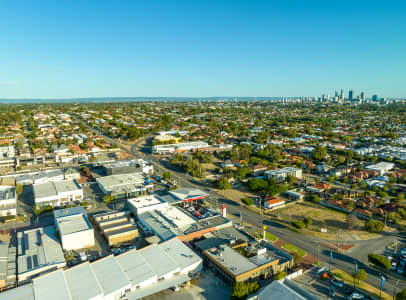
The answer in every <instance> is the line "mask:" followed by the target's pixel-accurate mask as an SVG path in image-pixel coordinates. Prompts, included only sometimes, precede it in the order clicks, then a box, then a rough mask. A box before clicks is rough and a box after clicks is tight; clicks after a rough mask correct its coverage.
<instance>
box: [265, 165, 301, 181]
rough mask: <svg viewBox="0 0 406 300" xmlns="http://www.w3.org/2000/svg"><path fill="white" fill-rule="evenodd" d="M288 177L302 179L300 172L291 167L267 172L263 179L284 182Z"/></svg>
mask: <svg viewBox="0 0 406 300" xmlns="http://www.w3.org/2000/svg"><path fill="white" fill-rule="evenodd" d="M288 176H292V177H296V178H299V179H300V178H302V170H301V169H298V168H293V167H286V168H283V169H279V170H268V171H265V178H266V179H270V178H274V179H275V180H276V181H277V182H281V181H284V180H286V178H287V177H288Z"/></svg>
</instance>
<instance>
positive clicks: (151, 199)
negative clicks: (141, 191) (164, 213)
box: [127, 194, 166, 208]
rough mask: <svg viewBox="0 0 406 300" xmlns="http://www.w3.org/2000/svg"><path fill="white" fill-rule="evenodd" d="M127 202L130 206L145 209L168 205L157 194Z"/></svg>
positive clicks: (131, 199)
mask: <svg viewBox="0 0 406 300" xmlns="http://www.w3.org/2000/svg"><path fill="white" fill-rule="evenodd" d="M127 201H128V202H129V204H130V205H132V206H133V207H135V208H143V207H148V206H154V205H159V204H165V203H166V201H164V200H163V199H162V198H160V197H159V196H158V195H155V194H152V195H146V196H141V197H136V198H130V199H127Z"/></svg>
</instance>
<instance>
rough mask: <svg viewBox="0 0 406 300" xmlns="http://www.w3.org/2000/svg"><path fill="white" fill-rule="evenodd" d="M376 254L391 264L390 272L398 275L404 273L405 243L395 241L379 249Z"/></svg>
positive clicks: (405, 260) (405, 270)
mask: <svg viewBox="0 0 406 300" xmlns="http://www.w3.org/2000/svg"><path fill="white" fill-rule="evenodd" d="M377 254H380V255H383V256H385V257H386V258H387V259H388V260H389V261H390V263H391V271H392V272H393V273H396V274H398V275H404V274H405V272H406V243H405V241H404V240H395V241H394V242H393V243H391V244H389V245H387V246H386V247H385V248H384V249H380V250H379V251H378V252H377Z"/></svg>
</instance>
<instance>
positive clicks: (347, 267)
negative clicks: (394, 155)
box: [87, 126, 406, 295]
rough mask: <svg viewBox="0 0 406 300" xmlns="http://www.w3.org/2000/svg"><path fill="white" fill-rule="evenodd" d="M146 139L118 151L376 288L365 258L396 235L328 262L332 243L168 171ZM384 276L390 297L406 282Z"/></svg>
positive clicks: (375, 273)
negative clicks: (359, 274) (360, 274)
mask: <svg viewBox="0 0 406 300" xmlns="http://www.w3.org/2000/svg"><path fill="white" fill-rule="evenodd" d="M87 127H88V126H87ZM88 128H89V129H90V130H92V131H93V132H95V133H97V134H99V135H101V136H103V138H105V139H106V140H107V141H108V142H110V143H116V144H117V140H116V139H113V138H110V137H108V136H106V135H104V134H103V133H102V132H101V131H99V130H96V129H94V128H90V127H88ZM148 138H149V137H148V136H147V137H143V138H141V139H139V140H137V141H136V142H135V143H134V144H133V145H132V146H131V149H128V148H126V147H124V146H122V145H121V143H120V142H119V143H118V144H119V147H120V149H121V150H123V151H125V152H127V153H129V154H131V155H133V156H135V157H139V158H141V157H144V158H145V159H147V160H149V161H150V162H151V163H152V164H153V165H154V167H155V169H156V170H159V171H160V172H161V173H163V172H165V171H169V172H171V174H172V176H173V178H174V179H176V181H177V182H178V183H179V185H180V186H182V187H189V188H196V189H201V190H204V191H205V192H206V193H207V194H208V195H209V196H208V197H207V200H208V202H209V203H210V204H211V205H212V206H213V207H216V208H217V207H221V206H222V205H223V204H226V206H227V213H228V215H229V217H230V218H231V219H232V220H233V221H234V222H237V223H238V222H239V221H240V215H241V214H242V216H243V221H244V223H248V224H250V225H252V230H253V231H255V230H258V229H261V228H262V227H263V226H264V225H266V226H267V230H268V231H269V232H271V233H272V234H274V235H275V236H277V237H278V238H281V239H282V240H284V241H286V242H287V243H290V244H293V245H296V246H298V247H299V248H301V249H303V250H305V251H306V252H307V253H309V254H311V255H313V256H314V257H318V258H319V259H320V260H321V261H322V262H324V263H325V264H326V266H327V264H328V266H329V267H331V268H339V269H341V270H343V271H345V272H347V273H349V274H352V273H353V272H354V266H355V263H357V264H358V267H359V268H360V269H365V270H366V272H367V274H368V276H367V280H366V281H367V282H368V283H369V284H371V285H373V286H375V287H377V288H379V286H380V281H381V279H380V273H379V272H378V271H376V270H374V269H372V268H370V267H369V266H368V264H367V255H368V254H369V253H374V252H375V251H376V250H377V249H382V248H384V247H385V245H387V244H389V243H390V242H392V241H393V240H395V239H397V238H398V237H397V233H396V232H394V233H387V234H386V235H383V236H382V237H381V238H379V239H374V240H368V241H352V242H351V244H354V245H355V247H354V248H353V249H351V250H349V251H347V252H348V254H342V253H338V252H336V251H333V254H332V257H333V259H332V261H330V255H331V254H330V253H331V249H330V248H328V247H326V246H325V245H323V242H327V243H331V241H325V240H322V239H317V238H313V237H309V236H307V235H304V234H300V233H296V232H293V231H291V230H290V229H288V228H286V227H284V226H283V225H280V224H279V223H275V222H272V221H271V220H269V219H268V218H267V217H265V216H262V215H259V214H258V213H256V212H253V211H251V210H249V209H248V208H246V207H244V206H241V205H239V204H238V203H236V202H233V201H230V200H227V199H225V198H224V197H223V196H221V195H219V194H217V193H216V192H214V191H213V189H212V188H211V187H209V186H203V184H202V183H200V182H197V181H196V180H195V179H194V178H193V177H192V176H190V175H189V174H187V173H185V172H183V171H179V170H177V169H174V168H171V167H170V166H168V163H167V161H162V160H161V159H160V158H159V157H157V156H155V155H152V154H150V153H148V152H147V151H145V149H144V151H141V148H140V145H141V144H142V143H145V141H146V139H148ZM385 277H386V281H385V286H384V288H383V291H385V292H386V293H388V294H389V295H392V294H393V293H394V290H395V285H396V289H397V291H399V290H401V289H403V288H406V282H405V281H404V280H398V278H397V277H395V276H393V275H388V274H385Z"/></svg>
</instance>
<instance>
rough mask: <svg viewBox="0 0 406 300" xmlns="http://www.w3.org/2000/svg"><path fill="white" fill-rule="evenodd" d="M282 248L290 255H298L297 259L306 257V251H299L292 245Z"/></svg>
mask: <svg viewBox="0 0 406 300" xmlns="http://www.w3.org/2000/svg"><path fill="white" fill-rule="evenodd" d="M282 247H283V248H285V249H286V250H288V251H289V252H291V253H295V254H296V255H298V256H299V257H303V256H306V254H307V253H306V251H304V250H302V249H299V248H298V247H296V246H294V245H292V244H285V245H283V246H282Z"/></svg>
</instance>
